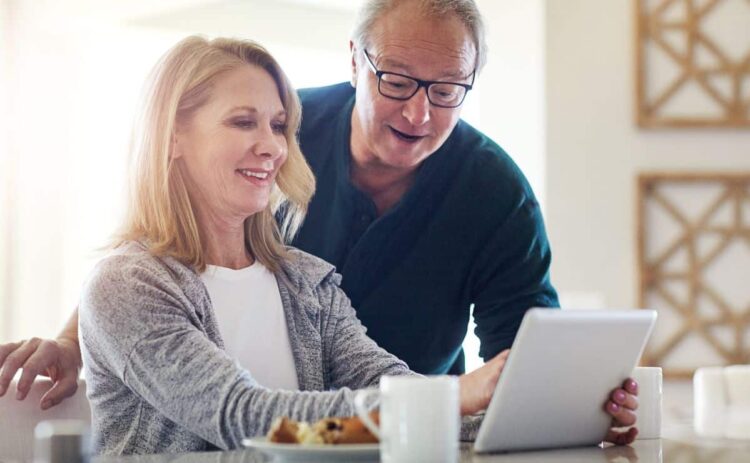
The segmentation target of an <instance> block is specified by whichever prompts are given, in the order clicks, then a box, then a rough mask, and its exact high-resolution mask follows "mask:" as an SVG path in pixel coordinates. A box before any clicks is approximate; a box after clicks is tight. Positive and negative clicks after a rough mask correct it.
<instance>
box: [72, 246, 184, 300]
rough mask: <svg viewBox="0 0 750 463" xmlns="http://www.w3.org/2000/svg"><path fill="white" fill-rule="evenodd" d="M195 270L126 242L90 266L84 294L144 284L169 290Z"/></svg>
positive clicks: (120, 291) (123, 290) (113, 291)
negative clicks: (92, 266)
mask: <svg viewBox="0 0 750 463" xmlns="http://www.w3.org/2000/svg"><path fill="white" fill-rule="evenodd" d="M186 278H190V279H195V278H196V277H195V276H194V272H192V271H191V270H190V269H188V268H187V267H186V266H184V265H182V264H181V263H179V262H178V261H176V260H175V259H172V258H169V257H157V256H155V255H153V254H152V253H151V252H149V250H148V249H147V248H146V246H144V245H143V244H141V243H138V242H127V243H124V244H122V245H120V246H118V247H117V248H116V249H113V250H111V251H110V252H109V253H108V254H107V255H106V256H104V257H103V258H102V259H101V260H100V261H99V262H98V263H97V264H96V265H95V266H94V268H93V270H92V271H91V274H90V275H89V278H88V280H87V282H86V285H85V292H86V293H89V294H91V293H104V294H124V293H127V292H129V291H131V292H132V291H136V292H138V291H139V289H138V288H140V289H141V290H142V289H143V288H144V285H145V286H149V287H157V288H161V289H168V288H172V287H174V286H175V285H176V286H184V282H182V283H181V281H183V280H185V279H186Z"/></svg>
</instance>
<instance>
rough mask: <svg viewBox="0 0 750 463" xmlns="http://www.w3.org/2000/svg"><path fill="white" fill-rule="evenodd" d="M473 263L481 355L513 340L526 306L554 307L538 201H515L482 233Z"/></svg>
mask: <svg viewBox="0 0 750 463" xmlns="http://www.w3.org/2000/svg"><path fill="white" fill-rule="evenodd" d="M485 243H486V244H485V245H484V247H483V248H482V250H481V252H480V254H479V255H478V256H476V259H475V262H474V263H473V268H474V271H473V274H474V278H473V281H472V302H473V303H474V313H473V316H474V321H475V322H476V326H477V327H476V330H475V332H476V335H477V337H479V340H480V342H481V347H480V351H479V352H480V355H481V357H482V358H484V360H485V361H487V360H489V359H490V358H492V357H494V356H495V355H497V353H498V352H501V351H503V350H505V349H509V348H510V347H511V345H512V344H513V340H514V339H515V336H516V333H517V331H518V328H519V326H520V324H521V320H522V319H523V316H524V314H525V313H526V310H528V309H530V308H531V307H559V302H558V299H557V293H556V292H555V289H554V288H553V287H552V284H551V283H550V280H549V267H550V262H551V253H550V248H549V243H548V241H547V234H546V232H545V229H544V221H543V219H542V215H541V210H540V209H539V204H538V203H537V202H536V200H535V199H534V198H533V196H532V197H528V196H526V197H524V198H520V200H519V202H518V204H517V205H516V207H515V208H514V210H513V211H512V213H511V214H509V215H508V216H507V217H506V218H505V219H504V220H503V222H502V224H500V225H499V226H498V227H497V228H495V230H494V231H493V234H492V236H490V237H487V239H486V240H485Z"/></svg>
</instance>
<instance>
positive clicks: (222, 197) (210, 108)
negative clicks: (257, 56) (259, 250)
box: [173, 65, 287, 223]
mask: <svg viewBox="0 0 750 463" xmlns="http://www.w3.org/2000/svg"><path fill="white" fill-rule="evenodd" d="M209 93H210V96H209V99H208V101H207V102H206V103H205V104H203V106H201V107H199V108H198V109H197V110H196V111H195V112H194V113H193V114H192V116H191V117H190V118H189V120H187V121H183V122H182V123H181V124H178V127H177V131H176V135H175V142H174V150H173V153H174V157H175V158H176V159H178V162H182V163H183V166H182V167H183V168H184V169H183V172H185V173H186V174H187V175H186V176H187V183H188V191H189V192H190V197H191V199H192V201H193V202H194V206H195V207H196V208H197V209H198V210H199V211H201V212H202V213H203V214H210V215H211V216H212V217H215V218H218V219H219V220H221V221H223V222H227V223H233V222H241V221H244V220H245V219H246V218H247V217H249V216H251V215H253V214H255V213H257V212H260V211H262V210H263V209H265V207H266V206H267V205H268V201H269V198H270V195H271V189H272V187H273V184H274V181H275V179H276V175H277V174H278V172H279V169H280V168H281V165H282V164H283V163H284V161H285V160H286V157H287V141H286V138H285V136H284V132H285V129H286V112H285V111H284V107H283V105H282V103H281V99H280V98H279V92H278V88H277V87H276V83H275V82H274V80H273V78H272V77H271V75H270V74H268V72H266V71H265V70H263V69H262V68H260V67H257V66H252V65H245V66H242V67H240V68H237V69H234V70H231V71H227V72H226V73H224V74H222V75H220V76H218V77H217V78H216V80H215V81H214V83H213V85H212V87H211V89H210V90H209Z"/></svg>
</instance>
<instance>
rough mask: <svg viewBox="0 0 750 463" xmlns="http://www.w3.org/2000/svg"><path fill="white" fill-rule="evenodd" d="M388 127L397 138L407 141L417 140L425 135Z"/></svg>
mask: <svg viewBox="0 0 750 463" xmlns="http://www.w3.org/2000/svg"><path fill="white" fill-rule="evenodd" d="M388 128H390V129H391V131H392V132H393V134H394V135H396V137H397V138H399V139H401V140H404V141H407V142H411V143H414V142H417V141H419V140H421V139H423V138H424V137H426V136H427V135H418V134H410V133H406V132H402V131H400V130H396V129H394V128H393V127H390V126H389V127H388Z"/></svg>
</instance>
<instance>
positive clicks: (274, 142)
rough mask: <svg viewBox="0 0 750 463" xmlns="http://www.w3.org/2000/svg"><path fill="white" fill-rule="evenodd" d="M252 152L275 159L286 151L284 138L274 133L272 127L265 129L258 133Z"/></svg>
mask: <svg viewBox="0 0 750 463" xmlns="http://www.w3.org/2000/svg"><path fill="white" fill-rule="evenodd" d="M258 135H259V137H258V140H257V141H256V143H255V147H254V152H255V154H256V155H257V156H261V157H264V158H268V159H272V160H275V159H276V158H278V157H279V156H282V155H283V154H284V153H285V152H286V138H284V137H283V136H281V135H279V134H278V133H275V132H274V131H273V130H272V129H270V128H269V129H266V130H263V131H261V133H259V134H258Z"/></svg>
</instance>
